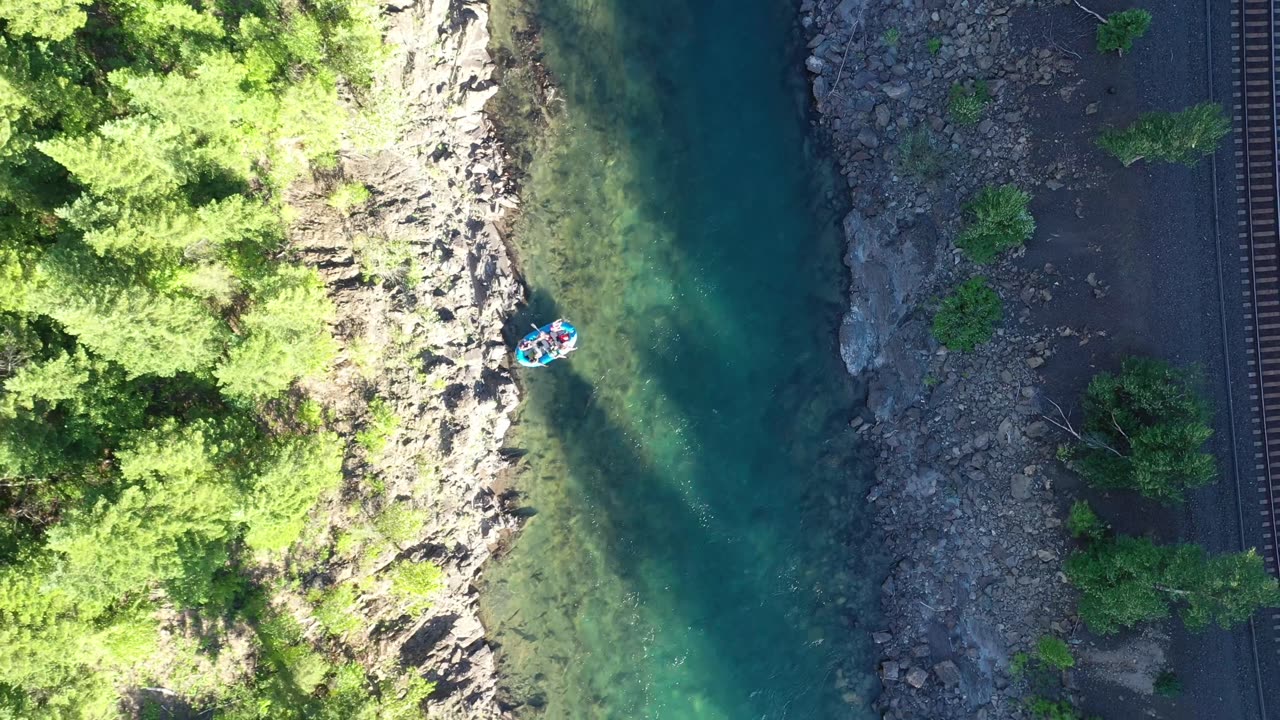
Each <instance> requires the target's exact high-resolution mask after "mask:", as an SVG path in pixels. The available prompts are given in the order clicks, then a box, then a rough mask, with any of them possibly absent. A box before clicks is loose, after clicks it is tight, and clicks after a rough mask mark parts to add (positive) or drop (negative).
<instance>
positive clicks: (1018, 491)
mask: <svg viewBox="0 0 1280 720" xmlns="http://www.w3.org/2000/svg"><path fill="white" fill-rule="evenodd" d="M1009 494H1010V495H1013V499H1014V500H1027V499H1029V498H1030V497H1031V478H1029V477H1027V476H1026V475H1024V474H1022V473H1017V474H1015V475H1013V476H1012V477H1010V478H1009Z"/></svg>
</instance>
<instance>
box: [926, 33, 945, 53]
mask: <svg viewBox="0 0 1280 720" xmlns="http://www.w3.org/2000/svg"><path fill="white" fill-rule="evenodd" d="M925 47H926V48H928V50H929V54H930V55H937V54H938V53H940V52H942V38H937V37H932V38H929V42H927V43H925Z"/></svg>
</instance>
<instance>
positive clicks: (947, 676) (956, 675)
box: [933, 660, 960, 688]
mask: <svg viewBox="0 0 1280 720" xmlns="http://www.w3.org/2000/svg"><path fill="white" fill-rule="evenodd" d="M933 674H934V675H937V676H938V679H939V680H941V681H942V684H943V685H946V686H947V687H949V688H950V687H955V686H956V685H959V684H960V668H958V667H956V664H955V663H953V662H951V661H950V660H943V661H942V662H940V663H938V664H937V665H934V666H933Z"/></svg>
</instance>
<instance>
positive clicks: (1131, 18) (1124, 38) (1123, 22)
mask: <svg viewBox="0 0 1280 720" xmlns="http://www.w3.org/2000/svg"><path fill="white" fill-rule="evenodd" d="M1150 26H1151V13H1149V12H1147V11H1146V10H1141V9H1137V8H1135V9H1133V10H1122V11H1120V12H1114V13H1111V14H1110V15H1109V16H1107V21H1106V22H1104V23H1102V24H1101V25H1099V26H1098V52H1101V53H1109V52H1118V53H1120V54H1121V55H1123V54H1125V53H1127V52H1129V49H1130V48H1132V47H1133V41H1134V40H1137V39H1138V38H1140V37H1142V36H1143V35H1145V34H1146V32H1147V28H1148V27H1150Z"/></svg>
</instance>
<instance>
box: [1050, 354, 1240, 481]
mask: <svg viewBox="0 0 1280 720" xmlns="http://www.w3.org/2000/svg"><path fill="white" fill-rule="evenodd" d="M1084 416H1085V417H1084V429H1083V431H1082V432H1081V442H1080V443H1079V444H1078V445H1077V447H1076V449H1075V450H1074V452H1073V456H1074V458H1075V460H1074V461H1073V463H1072V464H1073V466H1074V467H1075V468H1076V469H1077V470H1078V471H1079V472H1080V474H1081V475H1083V476H1084V478H1085V480H1086V481H1088V482H1089V483H1090V484H1092V485H1096V486H1098V487H1105V488H1123V489H1129V490H1137V491H1138V492H1139V493H1141V494H1142V495H1144V496H1145V497H1149V498H1152V499H1154V500H1160V501H1162V502H1181V501H1182V499H1183V494H1184V492H1185V491H1186V490H1190V489H1194V488H1198V487H1203V486H1204V485H1207V484H1209V483H1211V482H1213V480H1214V479H1215V477H1216V475H1217V468H1216V466H1215V465H1214V460H1213V456H1212V455H1210V454H1209V453H1206V452H1203V451H1202V449H1203V447H1204V444H1205V442H1206V441H1207V440H1208V439H1209V437H1210V436H1211V435H1213V429H1212V428H1210V427H1209V424H1208V421H1209V412H1208V409H1207V407H1206V405H1205V402H1204V400H1203V399H1202V398H1201V397H1200V395H1199V394H1198V393H1197V392H1196V390H1195V386H1194V382H1193V379H1192V377H1191V376H1190V375H1189V374H1188V373H1186V372H1183V371H1179V370H1176V369H1174V368H1173V367H1171V366H1170V365H1168V364H1167V363H1165V362H1162V361H1160V360H1154V359H1149V358H1128V359H1126V360H1125V361H1124V362H1123V363H1122V365H1121V368H1120V373H1119V374H1117V375H1113V374H1111V373H1107V372H1103V373H1099V374H1097V375H1095V376H1094V378H1093V380H1091V381H1090V382H1089V388H1088V390H1087V391H1086V392H1085V396H1084Z"/></svg>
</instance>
